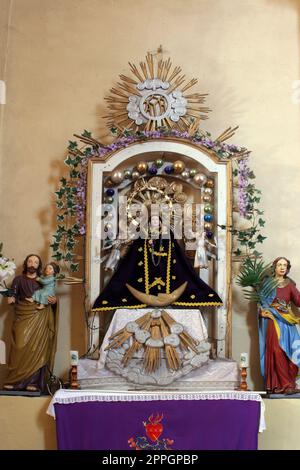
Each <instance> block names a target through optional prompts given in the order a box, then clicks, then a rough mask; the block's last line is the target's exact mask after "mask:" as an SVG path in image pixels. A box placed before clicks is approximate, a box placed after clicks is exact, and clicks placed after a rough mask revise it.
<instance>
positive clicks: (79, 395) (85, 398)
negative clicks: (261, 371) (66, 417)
mask: <svg viewBox="0 0 300 470" xmlns="http://www.w3.org/2000/svg"><path fill="white" fill-rule="evenodd" d="M157 400H174V401H176V400H243V401H258V402H260V422H259V432H263V431H264V430H265V429H266V423H265V405H264V402H263V400H262V398H261V396H260V394H259V393H257V392H242V391H233V390H223V391H213V392H199V391H194V392H193V391H189V392H188V393H180V392H171V391H166V392H164V391H159V392H145V391H144V392H139V393H137V392H128V391H127V392H116V391H112V390H110V391H105V392H104V391H99V390H63V389H61V390H58V391H57V392H56V393H55V395H54V396H53V398H52V400H51V402H50V404H49V407H48V409H47V414H48V415H50V416H52V417H53V418H55V408H54V405H55V404H56V403H58V404H62V405H70V404H72V403H85V402H90V401H99V402H118V401H123V402H124V401H157Z"/></svg>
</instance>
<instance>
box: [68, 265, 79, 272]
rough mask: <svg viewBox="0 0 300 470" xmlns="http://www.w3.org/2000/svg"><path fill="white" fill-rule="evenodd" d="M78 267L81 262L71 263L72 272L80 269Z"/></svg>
mask: <svg viewBox="0 0 300 470" xmlns="http://www.w3.org/2000/svg"><path fill="white" fill-rule="evenodd" d="M78 267H79V263H71V264H70V269H71V271H72V273H74V272H75V271H78Z"/></svg>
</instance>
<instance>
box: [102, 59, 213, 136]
mask: <svg viewBox="0 0 300 470" xmlns="http://www.w3.org/2000/svg"><path fill="white" fill-rule="evenodd" d="M129 67H130V71H131V74H132V76H127V75H123V74H121V75H119V77H120V80H121V81H120V82H118V83H117V85H116V86H115V87H113V88H111V90H110V93H111V94H110V96H107V97H106V98H105V100H106V101H107V103H108V109H109V113H108V115H107V116H104V117H105V118H106V119H107V124H108V127H109V128H110V129H111V128H112V127H114V128H115V129H116V131H117V133H118V134H120V133H122V132H123V131H124V130H125V129H127V130H131V131H133V132H137V131H138V130H140V131H142V130H143V131H155V130H157V129H159V128H160V127H164V128H167V129H177V130H179V131H182V132H189V133H190V132H191V131H192V132H193V133H194V132H195V130H196V128H197V129H198V126H199V122H200V121H201V120H204V119H207V114H208V112H209V111H210V109H209V108H208V107H206V106H203V103H204V101H205V98H206V96H207V94H200V93H187V92H188V90H190V89H191V88H192V87H193V86H194V85H196V84H197V83H198V80H197V79H195V78H193V79H191V80H189V81H187V79H186V76H185V75H184V74H183V73H182V69H181V67H179V66H175V67H173V66H172V62H171V60H170V58H169V59H167V60H159V61H158V62H155V61H154V58H153V55H152V54H150V53H148V54H147V56H146V59H145V61H142V62H140V63H139V66H136V65H135V64H133V63H130V62H129ZM176 100H177V101H176ZM132 101H133V102H134V105H132ZM130 103H131V108H132V106H133V107H135V109H134V113H130V111H129V110H128V105H129V104H130ZM133 114H134V117H133Z"/></svg>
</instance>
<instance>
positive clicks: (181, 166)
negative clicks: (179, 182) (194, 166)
mask: <svg viewBox="0 0 300 470" xmlns="http://www.w3.org/2000/svg"><path fill="white" fill-rule="evenodd" d="M173 168H174V173H176V174H177V175H179V174H180V173H182V172H183V170H184V168H185V164H184V163H183V162H182V161H181V160H176V162H174V163H173Z"/></svg>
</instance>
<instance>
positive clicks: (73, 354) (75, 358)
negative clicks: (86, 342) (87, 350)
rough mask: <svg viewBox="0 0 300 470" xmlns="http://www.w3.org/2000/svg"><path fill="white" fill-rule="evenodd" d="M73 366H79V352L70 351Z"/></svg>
mask: <svg viewBox="0 0 300 470" xmlns="http://www.w3.org/2000/svg"><path fill="white" fill-rule="evenodd" d="M70 361H71V366H77V364H78V351H70Z"/></svg>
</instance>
